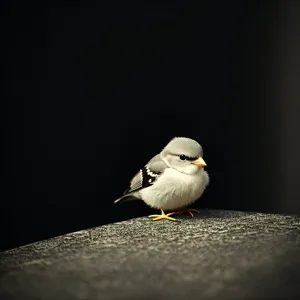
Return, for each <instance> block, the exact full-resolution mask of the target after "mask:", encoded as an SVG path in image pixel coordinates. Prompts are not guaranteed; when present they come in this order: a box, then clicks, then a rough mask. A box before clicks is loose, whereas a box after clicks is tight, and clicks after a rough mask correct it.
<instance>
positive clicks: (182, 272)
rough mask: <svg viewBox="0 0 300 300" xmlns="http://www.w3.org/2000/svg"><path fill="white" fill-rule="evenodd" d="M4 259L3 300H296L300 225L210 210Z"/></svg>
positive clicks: (79, 236) (119, 226) (75, 236)
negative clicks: (175, 219) (192, 216)
mask: <svg viewBox="0 0 300 300" xmlns="http://www.w3.org/2000/svg"><path fill="white" fill-rule="evenodd" d="M177 218H178V219H179V220H180V221H179V222H171V221H167V220H162V221H157V222H154V221H152V220H151V219H149V218H147V217H143V218H138V219H132V220H128V221H124V222H119V223H114V224H110V225H105V226H101V227H98V228H92V229H89V230H83V231H79V232H74V233H71V234H67V235H64V236H60V237H56V238H53V239H49V240H46V241H42V242H38V243H34V244H30V245H27V246H24V247H20V248H17V249H13V250H9V251H6V252H3V253H1V254H0V274H1V277H0V299H5V300H6V299H7V300H9V299H22V300H23V299H24V300H25V299H55V300H59V299H93V300H96V299H106V300H110V299H132V300H134V299H296V298H298V297H297V296H300V268H299V267H300V218H299V217H297V216H284V215H272V214H261V213H244V212H235V211H213V210H204V211H202V212H201V213H200V214H198V215H196V216H195V217H194V218H190V217H188V216H181V217H177Z"/></svg>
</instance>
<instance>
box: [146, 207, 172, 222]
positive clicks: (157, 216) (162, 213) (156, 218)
mask: <svg viewBox="0 0 300 300" xmlns="http://www.w3.org/2000/svg"><path fill="white" fill-rule="evenodd" d="M173 214H175V213H174V212H171V213H169V214H165V212H164V211H163V210H162V209H161V215H150V216H149V218H153V220H154V221H157V220H161V219H168V220H171V221H177V220H176V219H174V218H170V216H171V215H173Z"/></svg>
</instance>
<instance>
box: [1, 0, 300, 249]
mask: <svg viewBox="0 0 300 300" xmlns="http://www.w3.org/2000/svg"><path fill="white" fill-rule="evenodd" d="M41 2H42V3H39V4H36V3H35V4H33V3H28V2H26V1H8V2H6V9H5V10H3V12H4V13H5V18H4V19H3V20H5V26H4V27H3V28H4V29H5V34H4V39H7V40H5V42H6V43H5V44H6V45H5V50H6V51H5V56H4V57H3V58H4V63H5V68H4V70H5V76H4V78H3V83H4V86H5V88H4V91H5V92H7V94H6V96H5V97H4V98H3V99H7V101H4V106H5V107H4V110H3V111H4V112H5V118H4V119H3V120H4V122H3V129H4V130H3V149H4V154H3V156H2V158H3V168H2V171H3V180H2V183H3V185H2V188H1V193H2V196H1V211H2V216H3V217H2V218H1V221H2V223H3V225H2V227H1V232H2V233H1V243H0V248H1V249H7V248H11V247H15V246H18V245H22V244H26V243H29V242H33V241H37V240H40V239H44V238H48V237H52V236H55V235H60V234H64V233H67V232H71V231H75V230H80V229H83V228H88V227H92V226H98V225H101V224H107V223H110V222H115V221H120V220H125V219H128V218H133V217H137V216H143V215H147V214H149V213H150V212H153V210H151V209H150V208H148V207H147V206H146V205H145V204H143V203H142V202H128V203H126V204H125V203H124V204H122V205H113V204H112V202H113V200H115V199H116V198H118V197H119V196H120V195H121V194H122V192H123V190H125V189H126V188H127V186H128V183H129V180H130V179H131V177H132V176H133V175H134V174H135V173H136V172H137V170H138V169H139V168H140V167H141V166H142V165H143V164H145V163H146V162H147V161H148V160H149V159H150V158H151V157H152V156H153V155H155V154H156V153H158V152H159V151H160V150H161V149H162V148H163V146H165V144H166V143H167V142H168V141H169V140H170V139H171V138H173V137H174V136H187V137H191V138H194V139H196V140H197V141H198V142H199V143H201V145H202V146H203V148H204V158H205V160H206V162H207V164H208V167H207V171H208V172H209V174H210V176H211V184H210V186H209V188H208V190H207V191H206V192H205V195H204V196H203V197H202V198H201V200H200V201H199V202H198V203H197V204H196V206H200V207H203V208H217V209H234V210H252V211H261V212H275V213H292V214H294V213H295V214H300V204H299V199H300V198H299V195H300V193H299V191H298V190H299V189H298V176H297V174H298V170H299V161H300V160H299V157H298V156H299V155H298V154H299V150H300V146H299V137H298V135H299V134H298V128H299V100H298V99H299V96H300V93H299V68H298V67H297V66H298V64H299V57H298V53H300V52H299V51H300V47H299V29H300V27H299V24H298V19H299V18H298V17H299V14H298V12H299V5H298V3H297V1H269V2H268V1H248V2H247V1H238V2H230V1H229V2H227V1H220V2H213V1H207V2H201V3H200V2H199V3H198V4H193V5H192V4H189V5H183V4H181V5H178V4H168V5H163V4H160V5H140V6H139V7H137V6H136V7H121V6H117V5H111V6H110V7H108V6H104V5H103V4H101V2H100V1H99V2H95V3H92V2H88V1H85V2H79V1H59V2H55V1H52V2H43V1H41ZM195 3H196V2H195Z"/></svg>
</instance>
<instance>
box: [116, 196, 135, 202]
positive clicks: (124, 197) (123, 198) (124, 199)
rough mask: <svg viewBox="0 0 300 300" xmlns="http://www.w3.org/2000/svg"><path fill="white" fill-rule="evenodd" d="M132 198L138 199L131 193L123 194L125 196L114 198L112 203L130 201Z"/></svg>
mask: <svg viewBox="0 0 300 300" xmlns="http://www.w3.org/2000/svg"><path fill="white" fill-rule="evenodd" d="M132 200H138V199H137V198H136V197H134V196H132V195H125V196H122V197H120V198H118V199H117V200H115V201H114V204H117V203H124V202H127V201H132Z"/></svg>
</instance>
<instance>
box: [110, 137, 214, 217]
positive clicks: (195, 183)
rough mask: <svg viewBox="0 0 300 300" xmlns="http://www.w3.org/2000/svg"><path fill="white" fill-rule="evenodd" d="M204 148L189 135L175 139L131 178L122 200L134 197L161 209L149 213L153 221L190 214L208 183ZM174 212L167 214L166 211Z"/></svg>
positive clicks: (117, 201)
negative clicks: (189, 207)
mask: <svg viewBox="0 0 300 300" xmlns="http://www.w3.org/2000/svg"><path fill="white" fill-rule="evenodd" d="M205 166H206V163H205V161H204V160H203V149H202V147H201V146H200V144H199V143H197V142H196V141H194V140H192V139H190V138H186V137H175V138H173V139H172V140H171V141H170V142H169V143H168V144H167V145H166V146H165V148H164V149H163V150H162V151H161V152H160V153H159V154H157V155H156V156H154V157H153V158H152V159H151V160H150V161H149V162H148V163H147V164H146V165H145V166H144V167H143V168H142V169H140V170H139V171H138V173H137V174H136V175H135V176H134V177H133V178H132V180H131V181H130V186H129V188H128V189H127V190H126V191H125V192H124V193H123V196H122V197H120V198H119V199H117V200H115V201H114V203H120V202H123V201H127V200H131V199H140V200H143V201H144V202H145V203H146V204H147V205H149V206H150V207H152V208H156V209H160V210H161V214H160V215H157V214H155V215H150V216H149V217H150V218H153V220H161V219H168V220H172V221H175V220H176V219H174V218H171V217H170V216H171V215H174V214H181V213H184V212H187V213H189V214H190V215H191V216H192V217H193V214H192V211H197V212H199V211H198V210H194V209H188V208H187V206H188V205H190V204H192V203H193V202H195V201H196V200H197V199H199V198H200V196H201V195H202V194H203V192H204V190H205V188H206V186H207V185H208V183H209V176H208V174H207V172H206V171H205V170H204V167H205ZM165 210H166V211H172V210H175V211H174V212H171V213H168V214H165V212H164V211H165Z"/></svg>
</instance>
